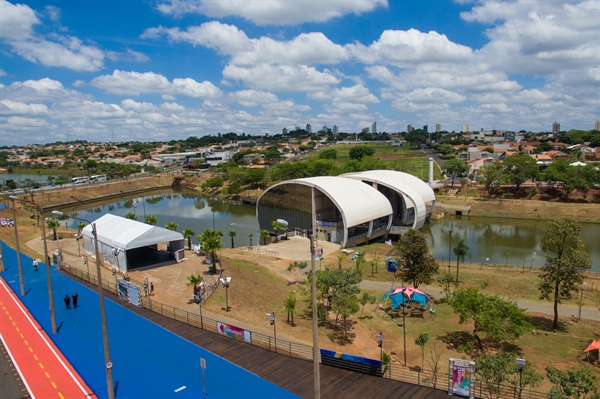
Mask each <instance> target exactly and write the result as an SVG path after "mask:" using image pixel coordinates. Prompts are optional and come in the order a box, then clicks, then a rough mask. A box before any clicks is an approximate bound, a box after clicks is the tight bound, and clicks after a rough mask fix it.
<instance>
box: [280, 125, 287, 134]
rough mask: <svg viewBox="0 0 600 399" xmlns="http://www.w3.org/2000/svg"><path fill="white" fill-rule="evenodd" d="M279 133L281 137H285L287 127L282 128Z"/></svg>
mask: <svg viewBox="0 0 600 399" xmlns="http://www.w3.org/2000/svg"><path fill="white" fill-rule="evenodd" d="M281 133H283V135H284V136H285V135H286V134H287V133H288V131H287V127H284V128H283V130H281Z"/></svg>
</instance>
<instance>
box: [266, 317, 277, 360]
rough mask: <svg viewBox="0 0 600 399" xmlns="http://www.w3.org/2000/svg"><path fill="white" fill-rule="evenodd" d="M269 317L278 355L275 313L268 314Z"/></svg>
mask: <svg viewBox="0 0 600 399" xmlns="http://www.w3.org/2000/svg"><path fill="white" fill-rule="evenodd" d="M267 317H268V318H269V321H270V322H271V325H272V326H273V344H274V345H275V353H277V329H276V328H275V312H271V313H267Z"/></svg>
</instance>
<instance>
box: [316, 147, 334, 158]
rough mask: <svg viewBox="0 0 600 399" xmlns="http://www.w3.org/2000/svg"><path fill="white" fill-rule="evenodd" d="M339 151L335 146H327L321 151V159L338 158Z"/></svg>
mask: <svg viewBox="0 0 600 399" xmlns="http://www.w3.org/2000/svg"><path fill="white" fill-rule="evenodd" d="M336 158H337V151H336V150H334V149H333V148H327V149H325V150H323V151H321V152H320V153H319V159H336Z"/></svg>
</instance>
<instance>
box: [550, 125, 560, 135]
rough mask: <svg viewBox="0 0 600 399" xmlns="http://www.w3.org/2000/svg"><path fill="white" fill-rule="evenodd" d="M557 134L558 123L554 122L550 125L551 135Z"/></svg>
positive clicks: (558, 130)
mask: <svg viewBox="0 0 600 399" xmlns="http://www.w3.org/2000/svg"><path fill="white" fill-rule="evenodd" d="M559 132H560V123H558V122H554V123H553V124H552V133H559Z"/></svg>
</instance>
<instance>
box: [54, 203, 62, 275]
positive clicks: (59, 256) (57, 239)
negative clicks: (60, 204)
mask: <svg viewBox="0 0 600 399" xmlns="http://www.w3.org/2000/svg"><path fill="white" fill-rule="evenodd" d="M57 212H58V211H57ZM52 213H53V214H54V215H55V216H56V217H55V218H54V224H55V229H56V246H57V248H58V268H59V269H61V270H62V251H61V250H60V232H59V231H58V228H59V226H60V224H58V214H56V213H54V211H52ZM61 215H62V212H61Z"/></svg>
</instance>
